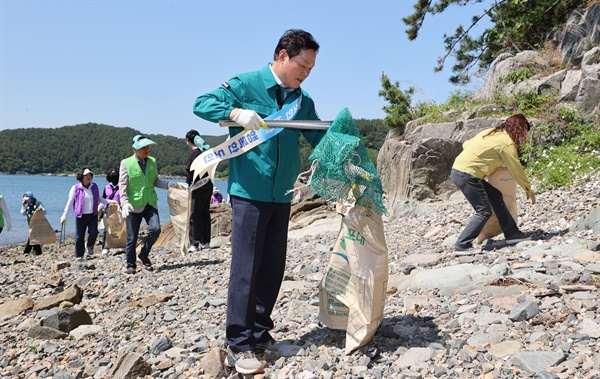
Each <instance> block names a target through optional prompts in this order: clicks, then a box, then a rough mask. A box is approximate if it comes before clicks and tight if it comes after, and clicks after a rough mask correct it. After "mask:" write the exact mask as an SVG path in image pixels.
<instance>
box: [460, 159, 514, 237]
mask: <svg viewBox="0 0 600 379" xmlns="http://www.w3.org/2000/svg"><path fill="white" fill-rule="evenodd" d="M450 178H451V179H452V181H453V182H454V184H456V185H457V186H458V188H460V190H461V192H462V193H463V195H465V197H466V198H467V201H468V202H469V203H470V204H471V206H472V207H473V209H475V215H473V217H471V219H470V220H469V222H468V223H467V226H466V227H465V229H464V230H463V231H462V232H461V233H460V235H459V236H458V240H456V245H455V246H456V247H460V248H469V247H471V246H473V241H474V240H475V239H476V238H477V236H478V235H479V233H481V231H482V230H483V227H484V226H485V223H486V222H487V220H489V218H490V217H491V216H492V209H493V210H494V213H495V214H496V217H497V218H498V223H499V224H500V227H501V228H502V232H503V233H504V237H505V238H509V237H510V236H514V235H515V234H516V233H518V232H519V228H518V227H517V223H516V222H515V220H514V219H513V217H512V215H511V214H510V212H509V210H508V208H507V207H506V203H504V198H503V196H502V192H501V191H500V190H499V189H497V188H496V187H494V186H492V185H491V184H489V183H488V182H486V181H485V180H483V179H479V178H477V177H475V176H473V175H469V174H465V173H464V172H461V171H458V170H455V169H452V171H451V172H450Z"/></svg>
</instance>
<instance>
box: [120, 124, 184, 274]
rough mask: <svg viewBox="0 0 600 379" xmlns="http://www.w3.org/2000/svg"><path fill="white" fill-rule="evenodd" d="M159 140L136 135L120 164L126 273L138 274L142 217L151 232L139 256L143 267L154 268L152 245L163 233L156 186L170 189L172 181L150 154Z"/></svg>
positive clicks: (150, 269)
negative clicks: (163, 175)
mask: <svg viewBox="0 0 600 379" xmlns="http://www.w3.org/2000/svg"><path fill="white" fill-rule="evenodd" d="M155 144H156V143H155V142H154V141H152V140H151V139H149V138H148V137H146V136H143V135H137V136H135V137H133V145H132V148H133V155H132V156H131V157H129V158H126V159H123V160H122V161H121V166H120V168H119V196H120V198H121V208H122V211H121V212H122V215H123V218H125V220H126V225H127V245H126V247H125V251H126V259H127V273H128V274H135V272H136V268H137V264H136V259H135V249H136V245H137V239H138V234H139V232H140V225H141V224H142V219H144V220H146V224H147V225H148V236H147V237H146V240H145V241H144V244H143V246H142V250H141V251H140V254H139V255H138V258H139V259H140V260H141V261H142V263H143V264H144V268H145V269H147V270H148V271H152V270H153V267H152V261H150V258H149V257H148V256H149V255H150V249H152V245H154V243H155V242H156V239H157V238H158V236H159V235H160V218H159V217H158V196H157V195H156V190H155V189H154V187H158V188H163V189H168V188H169V187H170V186H171V185H173V184H172V183H169V182H168V181H166V180H162V179H160V178H159V177H158V168H157V167H156V159H154V158H153V157H151V156H149V154H150V145H155Z"/></svg>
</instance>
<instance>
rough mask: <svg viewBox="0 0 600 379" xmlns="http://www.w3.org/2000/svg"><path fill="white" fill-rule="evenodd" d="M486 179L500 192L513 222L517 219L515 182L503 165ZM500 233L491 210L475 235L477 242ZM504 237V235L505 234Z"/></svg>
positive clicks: (500, 229) (498, 224)
mask: <svg viewBox="0 0 600 379" xmlns="http://www.w3.org/2000/svg"><path fill="white" fill-rule="evenodd" d="M487 181H488V183H489V184H491V185H492V186H494V187H496V188H497V189H498V190H500V192H502V198H503V199H504V203H505V204H506V208H508V211H509V212H510V215H511V216H512V217H513V219H514V220H515V222H516V221H517V182H516V181H515V179H514V178H513V177H512V175H511V174H510V171H508V168H506V167H505V166H502V167H499V168H498V169H497V170H496V171H494V173H493V174H492V175H490V176H489V177H488V178H487ZM501 233H502V228H501V227H500V223H499V222H498V218H497V217H496V213H494V212H493V210H492V217H490V218H489V220H487V222H486V223H485V225H484V227H483V229H482V230H481V233H479V236H477V242H479V243H481V242H483V241H485V240H486V239H488V238H493V237H496V236H497V235H500V234H501ZM505 237H506V236H505Z"/></svg>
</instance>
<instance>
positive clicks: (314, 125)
mask: <svg viewBox="0 0 600 379" xmlns="http://www.w3.org/2000/svg"><path fill="white" fill-rule="evenodd" d="M265 122H266V123H267V125H269V126H270V127H273V128H293V129H316V130H327V129H329V127H330V126H331V123H332V121H318V120H315V121H311V120H298V121H297V120H265ZM219 126H221V127H225V128H231V127H239V128H241V126H240V125H239V124H236V123H235V122H233V121H231V120H219Z"/></svg>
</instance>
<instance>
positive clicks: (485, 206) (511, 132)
mask: <svg viewBox="0 0 600 379" xmlns="http://www.w3.org/2000/svg"><path fill="white" fill-rule="evenodd" d="M529 129H530V125H529V122H528V121H527V119H526V118H525V116H523V115H520V114H517V115H514V116H510V117H509V118H508V119H507V120H506V121H504V122H503V123H502V124H500V125H498V126H497V127H495V128H493V129H486V130H483V131H481V132H480V133H479V134H477V135H476V136H475V137H473V138H471V139H470V140H468V141H466V142H465V143H464V144H463V151H462V152H461V153H460V154H459V155H458V157H456V160H455V161H454V165H453V166H452V171H451V173H450V177H451V178H452V181H453V182H454V184H456V185H457V186H458V188H460V190H461V191H462V193H463V194H464V195H465V197H466V198H467V201H468V202H469V203H470V204H471V206H473V209H475V215H473V217H472V218H471V219H470V220H469V222H468V223H467V226H466V227H465V229H464V230H463V231H462V232H461V233H460V236H459V237H458V240H457V241H456V244H455V246H454V250H455V251H471V250H479V249H476V248H475V247H473V241H474V240H475V238H477V236H478V235H479V233H480V232H481V231H482V230H483V227H484V226H485V223H486V222H487V220H488V219H489V218H490V217H491V216H492V209H493V210H494V213H495V214H496V217H497V218H498V222H499V224H500V227H501V228H502V232H503V233H504V238H505V239H506V244H507V245H510V244H515V243H518V242H521V241H526V240H529V239H530V237H529V236H527V235H526V234H524V233H522V232H521V231H520V230H519V228H518V227H517V223H516V221H515V219H513V217H512V215H511V214H510V212H509V210H508V208H507V207H506V204H505V203H504V198H503V196H502V192H501V191H500V190H498V189H497V188H496V187H494V186H492V185H491V184H489V183H488V182H487V181H485V180H484V178H485V177H486V176H490V175H492V174H493V173H494V171H496V169H498V168H499V167H501V166H506V167H507V168H508V171H509V172H510V173H511V175H512V177H513V178H514V179H515V181H516V182H517V183H518V184H519V185H520V186H521V187H522V188H523V190H525V194H526V195H527V198H528V199H530V200H531V203H532V204H535V195H534V194H533V191H532V190H531V184H530V183H529V181H528V180H527V177H526V175H525V171H523V166H521V162H519V156H520V155H521V145H522V144H523V143H525V142H526V141H527V133H528V132H529Z"/></svg>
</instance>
